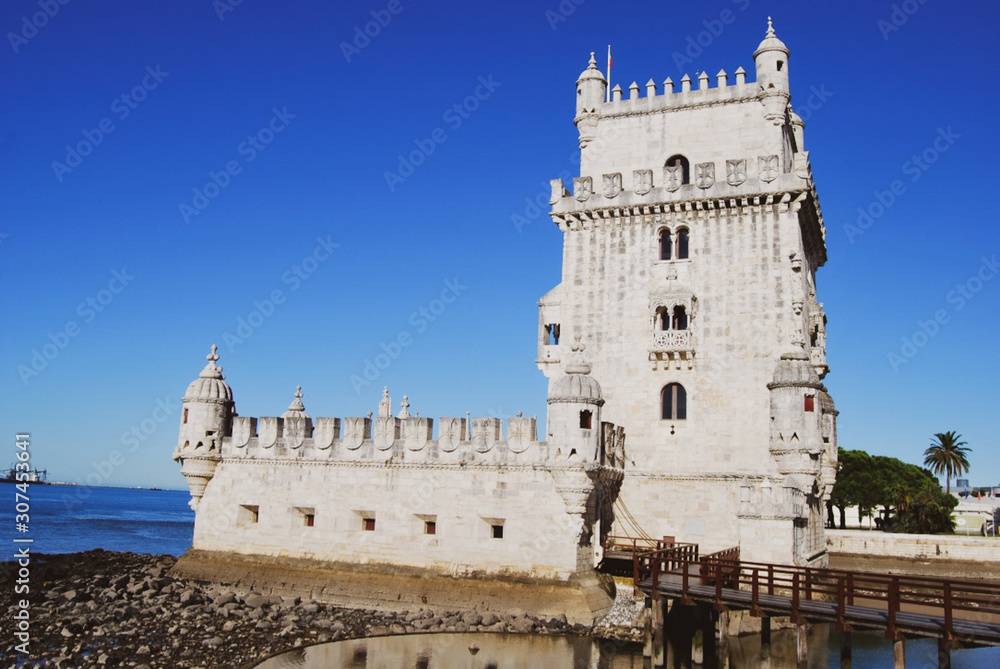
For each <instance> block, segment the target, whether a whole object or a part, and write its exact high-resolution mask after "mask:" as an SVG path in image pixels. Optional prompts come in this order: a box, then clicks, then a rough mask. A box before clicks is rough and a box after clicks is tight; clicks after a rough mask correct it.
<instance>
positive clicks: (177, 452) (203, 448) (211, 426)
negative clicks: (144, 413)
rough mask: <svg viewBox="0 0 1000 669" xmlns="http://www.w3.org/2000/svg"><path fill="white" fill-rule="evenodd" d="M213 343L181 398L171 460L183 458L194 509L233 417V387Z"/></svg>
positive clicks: (214, 465)
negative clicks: (227, 378)
mask: <svg viewBox="0 0 1000 669" xmlns="http://www.w3.org/2000/svg"><path fill="white" fill-rule="evenodd" d="M216 350H217V349H216V346H215V344H212V352H211V353H209V354H208V355H207V356H206V358H208V364H207V365H205V369H203V370H201V374H199V375H198V378H197V379H195V380H194V381H192V382H191V384H190V385H189V386H188V388H187V391H186V392H185V393H184V397H183V399H182V400H181V407H182V408H181V429H180V433H179V436H178V439H177V448H176V449H174V460H175V461H178V460H181V461H183V465H182V467H181V474H183V475H184V478H185V479H187V482H188V488H189V489H190V491H191V502H190V505H191V508H192V509H195V510H197V508H198V503H199V501H200V500H201V498H202V496H203V495H204V493H205V486H207V485H208V482H209V481H210V480H211V479H212V476H213V475H214V474H215V469H216V467H217V466H218V464H219V460H220V459H221V450H222V438H223V437H224V436H229V434H230V432H231V426H232V420H233V407H234V404H233V391H232V389H231V388H230V387H229V384H228V383H226V381H225V379H226V377H225V376H223V375H222V368H221V367H219V366H217V365H216V364H215V362H216V361H217V360H218V359H219V355H218V353H216Z"/></svg>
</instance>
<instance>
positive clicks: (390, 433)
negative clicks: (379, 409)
mask: <svg viewBox="0 0 1000 669" xmlns="http://www.w3.org/2000/svg"><path fill="white" fill-rule="evenodd" d="M398 438H399V423H398V422H396V419H395V418H382V417H379V418H376V419H374V420H373V421H372V441H374V442H375V448H377V449H378V450H380V451H385V450H388V449H390V448H392V445H393V444H394V443H396V439H398Z"/></svg>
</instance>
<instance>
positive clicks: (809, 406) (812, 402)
mask: <svg viewBox="0 0 1000 669" xmlns="http://www.w3.org/2000/svg"><path fill="white" fill-rule="evenodd" d="M805 409H806V411H815V410H816V399H815V398H814V397H813V396H812V395H806V403H805Z"/></svg>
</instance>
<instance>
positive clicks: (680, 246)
mask: <svg viewBox="0 0 1000 669" xmlns="http://www.w3.org/2000/svg"><path fill="white" fill-rule="evenodd" d="M674 256H675V257H676V258H677V259H678V260H683V259H685V258H687V257H688V230H687V228H681V229H679V230H678V231H677V253H675V254H674Z"/></svg>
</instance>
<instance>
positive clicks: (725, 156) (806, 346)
mask: <svg viewBox="0 0 1000 669" xmlns="http://www.w3.org/2000/svg"><path fill="white" fill-rule="evenodd" d="M753 58H754V65H755V70H756V81H747V73H746V72H745V71H744V69H743V68H742V67H740V68H739V69H737V70H735V72H733V75H732V79H730V76H729V75H728V74H727V73H726V72H725V71H721V70H720V71H719V72H718V74H717V75H715V77H714V82H713V81H712V80H711V78H710V77H709V75H708V74H707V73H705V72H702V73H700V74H698V75H697V80H696V81H693V80H692V79H691V78H690V77H688V76H687V75H685V76H684V78H683V79H681V80H680V82H678V83H675V82H673V81H671V79H669V78H668V79H667V80H666V81H665V82H663V85H662V87H661V86H658V85H657V83H656V82H655V81H653V80H652V79H650V80H649V81H648V82H647V83H646V85H645V95H641V94H640V93H641V89H640V87H639V86H638V85H637V84H636V83H634V82H633V83H632V84H631V86H629V91H628V96H627V97H624V95H623V91H622V89H621V88H620V87H619V86H615V87H614V89H613V90H612V91H611V93H610V95H608V91H607V87H608V83H607V81H606V79H605V77H604V75H603V74H602V73H601V71H600V70H599V69H598V68H597V65H596V62H595V60H594V58H593V54H591V59H590V64H589V66H588V67H587V68H586V69H585V70H584V71H583V73H582V74H581V75H580V77H579V79H578V80H577V82H576V93H575V95H576V116H575V118H574V122H575V124H576V126H577V128H578V130H579V143H580V149H581V156H582V157H581V166H580V176H579V177H577V178H574V179H573V183H572V192H570V191H569V190H567V184H564V183H563V181H562V180H558V179H557V180H554V181H552V197H551V200H550V203H551V205H552V210H551V216H552V220H553V221H554V222H555V224H556V225H558V226H559V229H560V230H561V231H562V232H563V262H562V281H561V282H560V283H559V285H557V286H556V287H555V288H553V289H552V290H551V291H549V292H548V293H547V294H546V295H545V296H544V297H543V298H542V299H541V300H540V302H539V328H538V358H537V364H538V367H539V369H540V370H541V371H542V373H544V374H545V376H546V377H547V378H548V380H549V383H548V399H547V403H548V413H547V416H546V420H545V434H544V435H541V436H542V439H539V436H540V435H539V434H538V433H537V429H538V426H537V422H536V419H535V418H530V417H523V416H518V417H515V418H509V419H508V420H507V421H506V424H505V425H504V424H502V423H501V421H500V419H497V418H480V417H473V418H470V417H468V416H465V417H463V416H460V415H459V416H453V417H443V418H438V419H437V420H436V421H435V420H433V419H431V418H427V417H421V416H419V415H411V414H410V410H409V409H410V407H409V402H408V398H406V397H404V399H403V401H402V402H401V403H400V405H398V406H399V408H398V410H397V409H396V408H395V407H394V405H393V403H392V401H391V399H390V396H389V393H388V390H387V389H386V390H385V391H384V392H383V396H382V398H381V400H378V406H377V411H373V412H372V413H370V414H369V415H368V416H361V417H344V418H332V417H322V418H321V417H315V418H314V417H312V416H310V415H309V413H307V411H306V409H305V406H304V404H303V402H302V393H301V389H299V390H297V391H296V393H295V397H294V399H293V401H292V403H291V405H290V406H289V407H288V410H287V411H285V412H284V413H282V414H281V415H280V416H275V417H260V418H251V417H243V416H238V415H237V414H236V410H235V403H234V400H233V393H232V390H231V388H230V387H229V385H228V384H227V383H226V381H225V377H224V376H223V374H222V368H221V367H219V366H218V365H217V364H216V363H217V360H218V355H217V354H216V351H215V347H214V346H213V348H212V352H211V354H209V356H208V364H207V365H206V366H205V368H204V369H203V370H202V372H201V374H200V375H199V377H198V378H197V379H196V380H195V381H193V382H192V383H191V385H190V386H189V387H188V389H187V392H186V393H185V394H184V398H183V416H182V419H181V426H180V435H179V438H178V443H177V448H176V450H175V451H174V459H175V460H178V461H180V462H181V464H182V466H181V472H182V473H183V475H184V476H185V478H186V479H187V481H188V485H189V487H190V491H191V506H192V507H193V508H194V509H195V510H196V520H195V530H194V541H193V545H192V548H191V550H189V551H188V553H186V554H185V556H184V557H183V558H182V559H181V560H180V562H179V563H178V566H177V568H176V569H177V570H178V572H180V573H182V574H184V575H187V576H190V577H195V578H207V579H213V580H220V581H228V582H234V583H242V584H245V585H247V586H252V587H257V588H271V589H274V590H293V591H300V592H302V593H304V594H308V595H309V596H312V597H314V598H317V599H319V600H325V601H330V602H334V603H342V604H349V605H365V606H383V607H398V608H414V607H415V606H422V605H426V606H435V605H440V606H450V607H453V608H454V607H467V608H477V609H479V610H489V609H494V610H496V609H500V608H503V607H510V606H516V607H518V608H521V609H524V610H527V611H530V612H533V613H537V614H541V615H557V614H559V613H565V614H566V616H567V617H568V618H569V620H570V621H571V622H585V623H589V622H591V621H592V620H593V619H595V618H596V617H598V616H600V615H602V614H603V613H604V612H605V611H606V610H607V609H608V608H609V607H610V604H611V601H612V599H611V596H612V594H613V589H612V588H611V587H609V583H608V578H607V577H605V576H604V575H602V574H599V573H597V571H595V566H596V565H597V564H599V563H600V560H601V557H602V545H603V542H604V539H605V538H606V537H607V536H609V535H616V536H632V537H635V536H651V537H663V536H671V537H674V538H675V539H676V540H677V541H683V542H691V543H697V544H699V545H700V547H701V549H702V551H703V552H709V551H714V550H719V549H723V548H728V547H731V546H737V545H738V546H739V547H740V548H741V551H742V556H743V559H745V560H752V561H760V562H777V563H794V564H800V565H803V564H805V565H816V566H823V565H825V564H826V561H827V558H826V543H825V536H824V514H823V509H824V500H825V498H826V497H827V496H828V495H829V493H830V490H831V488H832V486H833V483H834V476H835V472H836V458H837V439H836V416H837V411H836V410H835V408H834V404H833V400H832V399H831V398H830V396H829V394H828V393H827V391H826V388H825V387H824V386H823V385H822V381H821V380H822V379H823V377H824V376H825V375H826V373H827V372H828V369H829V368H828V366H827V363H826V350H825V339H826V316H825V315H824V313H823V308H822V304H821V303H820V302H818V301H817V296H816V271H817V269H819V268H820V267H821V266H822V265H823V264H824V263H825V262H826V245H825V241H824V237H825V228H824V225H823V218H822V214H821V212H820V207H819V201H818V199H817V195H816V189H815V184H814V182H813V179H812V174H811V171H810V164H809V155H808V152H807V151H806V150H805V144H804V123H803V121H802V119H801V118H799V117H798V116H797V115H796V114H795V113H794V112H793V111H792V107H791V105H790V99H791V95H790V92H789V51H788V49H787V48H786V46H785V44H784V43H783V42H782V41H781V40H780V39H778V37H777V36H776V35H775V32H774V29H773V28H772V26H771V24H770V20H769V22H768V29H767V34H766V36H765V38H764V40H763V41H762V42H761V43H760V45H759V46H758V48H757V50H756V51H755V52H754V54H753ZM678 87H679V90H678ZM608 98H610V99H608ZM372 399H373V403H374V402H375V401H376V398H372ZM435 423H436V438H435Z"/></svg>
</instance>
